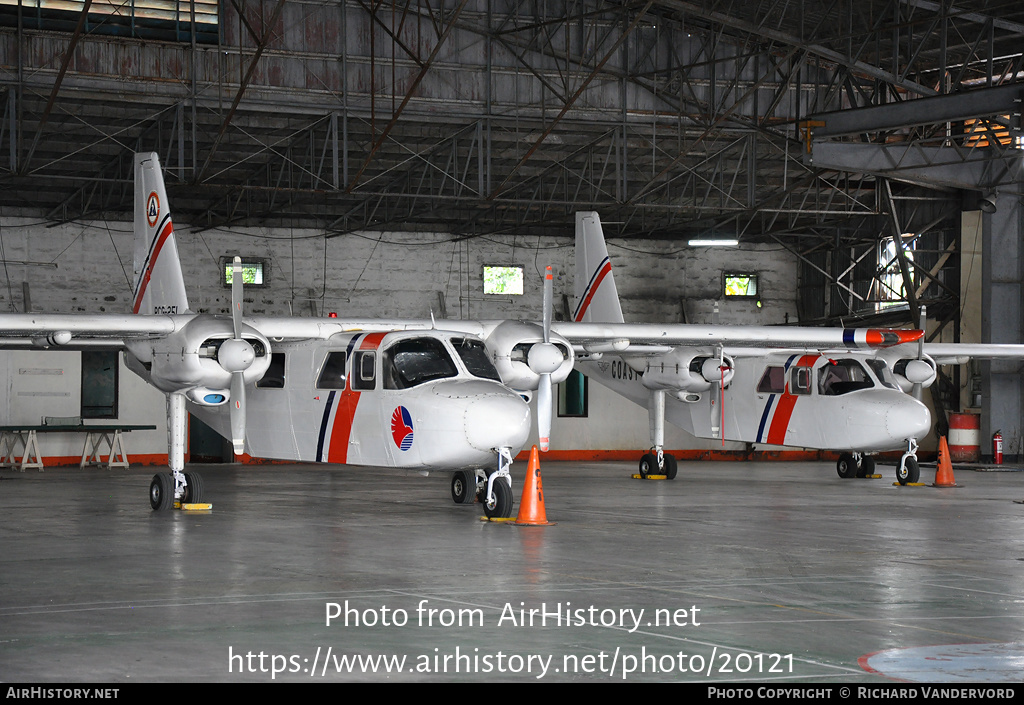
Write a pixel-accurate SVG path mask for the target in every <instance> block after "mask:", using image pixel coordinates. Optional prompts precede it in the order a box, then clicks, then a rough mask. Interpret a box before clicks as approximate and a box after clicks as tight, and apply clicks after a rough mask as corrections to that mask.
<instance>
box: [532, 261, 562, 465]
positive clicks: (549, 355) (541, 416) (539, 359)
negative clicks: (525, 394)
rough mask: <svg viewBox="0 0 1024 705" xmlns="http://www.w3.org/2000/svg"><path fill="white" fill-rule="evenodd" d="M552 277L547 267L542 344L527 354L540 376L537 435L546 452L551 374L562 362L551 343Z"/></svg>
mask: <svg viewBox="0 0 1024 705" xmlns="http://www.w3.org/2000/svg"><path fill="white" fill-rule="evenodd" d="M553 286H554V277H553V275H552V274H551V267H550V266H549V267H548V268H547V269H546V271H545V273H544V312H543V320H544V342H543V343H537V344H535V345H533V346H532V347H531V348H530V352H529V353H528V354H527V364H528V365H529V366H530V369H531V370H533V371H534V372H535V373H536V374H538V375H540V385H539V386H538V387H537V435H538V437H539V441H540V449H541V451H543V452H547V450H548V447H549V445H550V440H551V373H552V372H554V371H555V370H557V369H558V368H559V367H560V366H561V364H562V361H563V357H562V351H561V350H559V349H558V347H557V346H556V345H554V344H553V343H552V342H551V300H552V296H553V295H552V287H553Z"/></svg>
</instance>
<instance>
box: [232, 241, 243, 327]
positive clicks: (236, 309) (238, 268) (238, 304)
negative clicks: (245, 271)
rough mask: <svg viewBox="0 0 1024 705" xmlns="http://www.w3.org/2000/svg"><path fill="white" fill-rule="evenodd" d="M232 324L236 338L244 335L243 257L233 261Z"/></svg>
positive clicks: (237, 257) (236, 257)
mask: <svg viewBox="0 0 1024 705" xmlns="http://www.w3.org/2000/svg"><path fill="white" fill-rule="evenodd" d="M231 326H232V329H233V330H234V334H235V340H238V339H239V338H241V337H242V258H241V257H239V256H237V255H235V259H234V261H233V262H232V263H231Z"/></svg>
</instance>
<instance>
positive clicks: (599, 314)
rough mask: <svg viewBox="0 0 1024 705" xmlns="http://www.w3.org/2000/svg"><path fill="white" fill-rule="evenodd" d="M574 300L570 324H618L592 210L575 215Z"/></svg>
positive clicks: (609, 275)
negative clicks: (572, 321)
mask: <svg viewBox="0 0 1024 705" xmlns="http://www.w3.org/2000/svg"><path fill="white" fill-rule="evenodd" d="M576 300H577V304H576V312H575V314H574V315H573V320H574V321H585V322H588V323H622V308H621V307H620V306H619V292H618V290H617V289H616V288H615V278H614V277H613V276H612V263H611V260H609V259H608V248H607V246H606V245H605V244H604V231H603V230H602V229H601V219H600V218H599V217H598V215H597V213H595V212H594V211H587V212H581V213H577V214H576Z"/></svg>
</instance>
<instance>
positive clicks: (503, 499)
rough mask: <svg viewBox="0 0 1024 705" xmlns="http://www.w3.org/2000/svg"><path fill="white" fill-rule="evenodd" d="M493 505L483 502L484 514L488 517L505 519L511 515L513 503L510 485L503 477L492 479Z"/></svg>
mask: <svg viewBox="0 0 1024 705" xmlns="http://www.w3.org/2000/svg"><path fill="white" fill-rule="evenodd" d="M493 489H494V505H493V506H492V505H491V504H489V503H488V502H486V501H485V502H484V514H486V515H487V518H488V519H507V518H509V517H510V516H512V505H513V504H514V503H515V501H514V499H513V497H512V486H511V485H509V484H508V481H506V480H505V479H504V478H501V477H499V478H497V479H496V480H495V481H494V486H493Z"/></svg>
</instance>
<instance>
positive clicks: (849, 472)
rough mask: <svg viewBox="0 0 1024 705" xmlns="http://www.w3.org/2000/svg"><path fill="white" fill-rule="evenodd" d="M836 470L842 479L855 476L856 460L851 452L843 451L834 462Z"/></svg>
mask: <svg viewBox="0 0 1024 705" xmlns="http://www.w3.org/2000/svg"><path fill="white" fill-rule="evenodd" d="M836 472H837V473H839V477H841V478H843V479H844V480H846V479H849V478H851V477H856V476H857V461H856V460H854V458H853V454H852V453H843V454H842V455H840V456H839V460H838V461H837V462H836Z"/></svg>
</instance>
